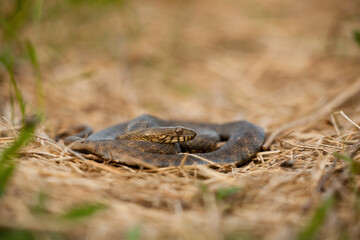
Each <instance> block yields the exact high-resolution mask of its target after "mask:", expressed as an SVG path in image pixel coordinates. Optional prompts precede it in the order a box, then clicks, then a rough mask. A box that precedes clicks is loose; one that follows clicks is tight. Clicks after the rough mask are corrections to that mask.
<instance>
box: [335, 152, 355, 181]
mask: <svg viewBox="0 0 360 240" xmlns="http://www.w3.org/2000/svg"><path fill="white" fill-rule="evenodd" d="M333 155H334V156H335V157H337V158H339V159H341V160H343V161H345V162H347V163H349V165H350V171H351V173H352V174H354V175H360V163H359V162H357V161H355V160H354V159H352V158H351V157H349V156H346V155H343V154H340V153H338V152H334V153H333Z"/></svg>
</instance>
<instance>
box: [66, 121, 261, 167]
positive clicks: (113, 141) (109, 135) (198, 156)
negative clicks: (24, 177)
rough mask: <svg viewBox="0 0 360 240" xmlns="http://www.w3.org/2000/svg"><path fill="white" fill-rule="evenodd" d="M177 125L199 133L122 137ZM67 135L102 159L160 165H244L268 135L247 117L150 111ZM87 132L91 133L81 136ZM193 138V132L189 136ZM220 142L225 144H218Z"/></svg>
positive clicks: (80, 149)
mask: <svg viewBox="0 0 360 240" xmlns="http://www.w3.org/2000/svg"><path fill="white" fill-rule="evenodd" d="M177 126H183V127H185V128H184V129H185V130H186V129H189V128H190V129H191V130H192V129H193V130H194V131H195V132H196V137H195V138H194V139H193V140H190V141H185V142H178V143H158V142H146V141H132V140H129V137H126V138H122V137H121V136H122V135H128V134H129V133H130V134H131V133H132V132H136V131H138V130H141V129H144V128H152V129H153V130H155V131H156V128H157V127H174V128H179V127H177ZM180 128H182V127H180ZM191 130H189V131H191ZM140 132H141V131H140ZM65 135H66V134H65ZM65 135H62V136H60V138H64V142H65V144H69V147H70V148H71V149H72V150H74V151H78V152H82V153H90V154H94V155H97V156H98V157H100V158H102V159H103V160H110V161H115V162H119V163H121V164H126V165H138V166H158V167H167V166H180V165H192V164H234V165H236V166H239V165H243V164H245V163H247V162H249V161H250V160H251V158H252V157H253V156H255V155H256V153H257V152H258V151H259V150H260V148H261V146H262V144H263V142H264V139H265V132H264V130H263V129H262V128H260V127H258V126H256V125H253V124H251V123H249V122H247V121H236V122H229V123H225V124H211V123H196V122H187V121H176V120H171V121H166V120H161V119H159V118H156V117H154V116H150V115H141V116H139V117H138V118H136V119H134V120H132V121H129V122H125V123H121V124H117V125H114V126H112V127H109V128H106V129H104V130H102V131H99V132H97V133H94V134H91V129H90V128H88V127H84V128H83V131H82V132H80V133H78V134H75V135H72V136H70V137H66V136H65ZM86 135H89V136H88V137H87V138H82V137H84V136H86ZM135 135H136V134H135ZM192 138H193V136H192V137H191V138H190V139H192ZM124 139H126V140H124ZM178 139H182V138H181V137H178ZM186 139H189V137H186ZM218 142H224V144H223V145H222V146H221V147H219V148H216V145H217V143H218ZM185 152H191V153H185Z"/></svg>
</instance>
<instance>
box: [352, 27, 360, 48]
mask: <svg viewBox="0 0 360 240" xmlns="http://www.w3.org/2000/svg"><path fill="white" fill-rule="evenodd" d="M353 37H354V40H355V42H356V43H357V45H358V46H359V47H360V31H358V30H354V31H353Z"/></svg>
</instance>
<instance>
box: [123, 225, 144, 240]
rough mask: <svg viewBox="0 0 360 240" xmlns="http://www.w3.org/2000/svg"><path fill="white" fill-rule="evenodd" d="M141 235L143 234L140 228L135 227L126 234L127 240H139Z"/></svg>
mask: <svg viewBox="0 0 360 240" xmlns="http://www.w3.org/2000/svg"><path fill="white" fill-rule="evenodd" d="M140 234H141V228H140V226H135V227H133V228H131V229H130V230H129V231H128V232H127V233H126V237H125V239H126V240H139V239H140Z"/></svg>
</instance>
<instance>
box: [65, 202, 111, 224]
mask: <svg viewBox="0 0 360 240" xmlns="http://www.w3.org/2000/svg"><path fill="white" fill-rule="evenodd" d="M106 208H107V207H106V205H104V204H102V203H89V204H82V205H79V206H75V207H73V208H71V209H70V210H68V211H67V212H66V213H65V214H63V215H62V216H61V218H62V219H64V220H68V221H77V220H83V219H86V218H89V217H91V216H93V215H94V214H95V213H97V212H100V211H102V210H104V209H106Z"/></svg>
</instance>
